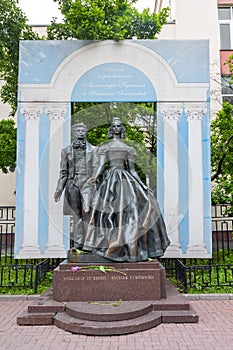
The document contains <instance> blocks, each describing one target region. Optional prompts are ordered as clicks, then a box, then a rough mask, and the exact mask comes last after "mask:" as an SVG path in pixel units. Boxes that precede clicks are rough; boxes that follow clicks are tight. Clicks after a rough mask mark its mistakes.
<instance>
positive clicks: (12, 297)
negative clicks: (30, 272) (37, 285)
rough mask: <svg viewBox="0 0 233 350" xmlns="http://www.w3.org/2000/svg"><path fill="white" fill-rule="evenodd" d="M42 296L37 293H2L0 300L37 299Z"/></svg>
mask: <svg viewBox="0 0 233 350" xmlns="http://www.w3.org/2000/svg"><path fill="white" fill-rule="evenodd" d="M38 298H40V295H37V294H30V295H27V294H21V295H17V294H14V295H13V294H0V300H4V301H8V300H35V299H38Z"/></svg>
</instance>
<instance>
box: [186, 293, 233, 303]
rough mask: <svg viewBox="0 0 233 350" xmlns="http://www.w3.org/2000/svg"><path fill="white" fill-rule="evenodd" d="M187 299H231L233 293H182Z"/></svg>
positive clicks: (232, 298)
mask: <svg viewBox="0 0 233 350" xmlns="http://www.w3.org/2000/svg"><path fill="white" fill-rule="evenodd" d="M183 295H184V296H185V297H186V298H187V300H190V301H197V300H233V294H230V293H229V294H183Z"/></svg>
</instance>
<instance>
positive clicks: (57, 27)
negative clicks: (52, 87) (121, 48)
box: [48, 0, 168, 41]
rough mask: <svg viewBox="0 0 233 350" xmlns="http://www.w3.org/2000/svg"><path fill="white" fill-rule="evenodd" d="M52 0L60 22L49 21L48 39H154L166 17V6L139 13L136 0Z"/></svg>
mask: <svg viewBox="0 0 233 350" xmlns="http://www.w3.org/2000/svg"><path fill="white" fill-rule="evenodd" d="M54 1H55V2H58V4H59V7H60V10H61V13H62V14H63V15H64V23H57V22H56V20H54V21H53V22H52V23H51V25H50V27H49V28H48V38H49V39H58V40H62V39H70V38H76V39H82V40H106V39H113V40H115V41H119V40H123V39H131V38H133V37H137V38H138V39H154V38H155V37H156V34H158V33H159V32H160V31H161V28H162V26H163V24H165V23H166V21H167V17H168V8H166V9H163V10H162V11H161V12H160V13H159V14H156V13H150V11H149V9H145V10H144V11H143V12H142V13H139V12H138V11H137V9H136V8H135V7H134V4H135V3H136V2H137V0H85V1H83V0H54Z"/></svg>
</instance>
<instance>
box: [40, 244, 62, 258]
mask: <svg viewBox="0 0 233 350" xmlns="http://www.w3.org/2000/svg"><path fill="white" fill-rule="evenodd" d="M44 257H45V258H58V257H59V258H66V257H67V252H66V250H65V248H64V246H60V245H47V247H46V250H45V252H44Z"/></svg>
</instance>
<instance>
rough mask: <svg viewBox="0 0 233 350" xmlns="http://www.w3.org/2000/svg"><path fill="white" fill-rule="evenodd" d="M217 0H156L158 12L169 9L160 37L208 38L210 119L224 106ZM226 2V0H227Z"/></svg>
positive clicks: (178, 38) (180, 38)
mask: <svg viewBox="0 0 233 350" xmlns="http://www.w3.org/2000/svg"><path fill="white" fill-rule="evenodd" d="M218 2H224V1H223V0H222V1H217V0H204V1H203V0H156V1H155V11H156V12H159V11H160V10H161V9H162V8H164V7H169V8H170V16H169V21H168V23H167V24H166V25H165V26H164V27H163V28H162V31H161V33H160V35H159V37H158V38H159V39H162V40H165V39H176V40H188V39H189V40H192V39H195V40H198V39H200V40H203V39H207V40H209V50H210V58H209V59H210V79H211V91H210V94H211V118H214V117H215V114H216V112H217V111H218V110H219V109H220V108H221V103H222V94H221V70H220V54H219V49H220V31H219V23H218ZM225 2H226V1H225Z"/></svg>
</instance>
